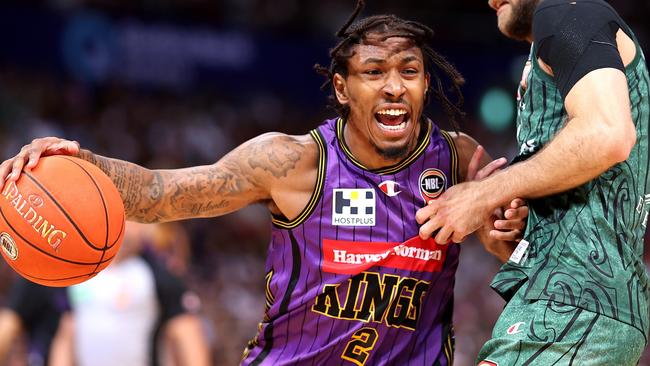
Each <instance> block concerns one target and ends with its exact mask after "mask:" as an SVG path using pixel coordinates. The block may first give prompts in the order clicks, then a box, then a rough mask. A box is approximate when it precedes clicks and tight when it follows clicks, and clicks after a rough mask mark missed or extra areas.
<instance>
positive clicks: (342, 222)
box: [332, 188, 376, 226]
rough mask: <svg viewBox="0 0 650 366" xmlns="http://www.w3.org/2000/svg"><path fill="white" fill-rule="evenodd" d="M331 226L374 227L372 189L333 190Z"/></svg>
mask: <svg viewBox="0 0 650 366" xmlns="http://www.w3.org/2000/svg"><path fill="white" fill-rule="evenodd" d="M333 193H334V200H333V206H334V207H333V208H332V225H336V226H375V210H376V207H375V190H374V189H349V188H348V189H346V188H342V189H335V190H334V191H333Z"/></svg>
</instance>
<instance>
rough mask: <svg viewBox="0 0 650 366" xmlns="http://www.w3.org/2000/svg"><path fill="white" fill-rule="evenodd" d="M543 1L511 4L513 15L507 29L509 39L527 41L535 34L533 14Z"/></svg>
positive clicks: (524, 0)
mask: <svg viewBox="0 0 650 366" xmlns="http://www.w3.org/2000/svg"><path fill="white" fill-rule="evenodd" d="M542 1H543V0H520V1H519V2H518V3H516V5H515V3H510V5H511V6H512V14H511V18H510V21H509V22H508V23H507V24H506V29H505V33H506V34H507V36H508V37H510V38H514V39H516V40H519V41H525V40H527V39H528V38H529V37H530V36H531V34H532V32H533V14H534V13H535V8H537V5H538V4H539V3H540V2H542Z"/></svg>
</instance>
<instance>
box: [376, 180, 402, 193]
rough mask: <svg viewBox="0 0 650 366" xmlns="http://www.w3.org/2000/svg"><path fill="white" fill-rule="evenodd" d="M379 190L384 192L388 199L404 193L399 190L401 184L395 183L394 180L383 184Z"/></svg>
mask: <svg viewBox="0 0 650 366" xmlns="http://www.w3.org/2000/svg"><path fill="white" fill-rule="evenodd" d="M379 189H381V191H382V192H384V193H385V194H386V195H387V196H388V197H395V196H397V195H398V194H400V193H402V191H400V190H399V184H398V183H396V182H393V181H392V180H387V181H384V182H381V184H380V185H379Z"/></svg>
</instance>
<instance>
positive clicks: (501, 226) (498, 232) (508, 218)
mask: <svg viewBox="0 0 650 366" xmlns="http://www.w3.org/2000/svg"><path fill="white" fill-rule="evenodd" d="M527 220H528V205H527V204H526V201H524V200H522V199H521V198H516V199H514V200H512V202H510V207H508V208H507V209H506V210H505V212H504V213H503V218H501V219H497V220H495V221H494V230H490V234H489V235H490V238H492V239H495V240H502V241H514V242H519V241H520V240H521V239H522V238H523V235H524V229H525V228H526V222H527Z"/></svg>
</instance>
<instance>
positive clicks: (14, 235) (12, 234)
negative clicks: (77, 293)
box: [0, 156, 124, 287]
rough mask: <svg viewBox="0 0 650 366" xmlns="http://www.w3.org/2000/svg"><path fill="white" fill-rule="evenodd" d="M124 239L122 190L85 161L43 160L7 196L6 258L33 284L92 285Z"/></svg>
mask: <svg viewBox="0 0 650 366" xmlns="http://www.w3.org/2000/svg"><path fill="white" fill-rule="evenodd" d="M123 236H124V205H123V203H122V199H121V197H120V194H119V192H118V191H117V188H115V186H114V185H113V182H111V180H110V178H108V176H106V174H104V173H103V172H102V171H101V170H100V169H99V168H97V167H96V166H94V165H92V164H90V163H88V162H86V161H84V160H81V159H77V158H73V157H70V156H48V157H44V158H41V160H40V161H39V164H38V166H36V167H35V168H34V169H33V170H32V171H31V172H27V171H26V172H23V173H22V174H21V176H20V178H19V179H18V181H17V182H16V183H13V182H10V183H7V184H6V185H5V187H4V189H3V190H2V195H1V196H0V246H1V247H2V256H3V257H4V259H5V261H6V262H7V263H8V264H9V265H10V266H11V267H12V268H13V269H14V270H15V271H16V272H18V273H19V274H20V275H22V276H23V277H25V278H26V279H28V280H30V281H33V282H36V283H39V284H42V285H46V286H57V287H61V286H70V285H74V284H77V283H80V282H83V281H86V280H88V279H90V278H92V277H94V276H95V275H96V274H97V273H99V272H100V271H101V270H102V269H104V268H106V266H108V264H109V263H110V262H111V261H112V260H113V258H114V257H115V255H116V254H117V252H118V250H119V247H120V245H121V243H122V238H123Z"/></svg>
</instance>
